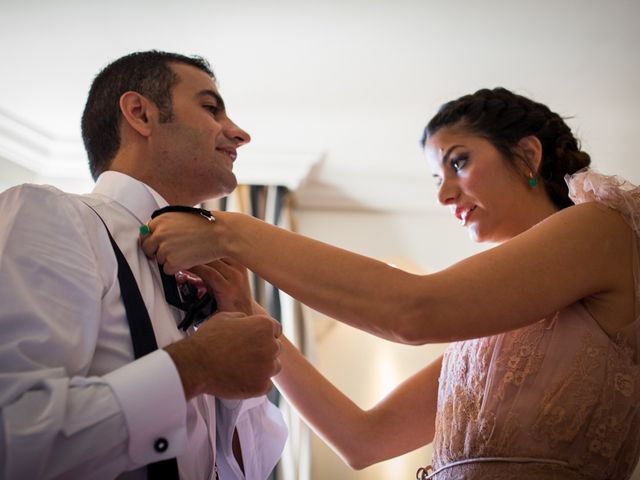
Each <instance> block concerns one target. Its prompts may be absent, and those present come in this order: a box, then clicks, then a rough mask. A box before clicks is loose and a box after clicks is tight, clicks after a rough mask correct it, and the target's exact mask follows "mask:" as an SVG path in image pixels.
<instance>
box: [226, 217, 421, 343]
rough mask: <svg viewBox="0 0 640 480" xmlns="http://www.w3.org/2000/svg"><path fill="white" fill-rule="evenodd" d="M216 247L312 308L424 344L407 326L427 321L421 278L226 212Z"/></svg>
mask: <svg viewBox="0 0 640 480" xmlns="http://www.w3.org/2000/svg"><path fill="white" fill-rule="evenodd" d="M214 231H215V232H216V233H215V235H216V238H215V240H214V241H215V243H216V245H218V246H221V247H222V248H223V250H224V251H223V252H221V255H228V256H231V257H233V258H235V259H236V260H238V261H239V262H241V263H242V264H244V265H246V266H247V267H248V268H249V269H250V270H253V271H254V272H256V273H257V274H258V275H260V276H261V277H262V278H264V279H266V280H267V281H269V282H270V283H272V284H274V285H276V286H277V287H278V288H280V289H282V290H284V291H285V292H287V293H289V294H290V295H291V296H293V297H295V298H297V299H298V300H300V301H301V302H303V303H305V304H306V305H309V306H310V307H312V308H314V309H316V310H318V311H321V312H323V313H325V314H326V315H329V316H331V317H333V318H336V319H339V320H341V321H343V322H345V323H348V324H351V325H353V326H355V327H357V328H360V329H363V330H366V331H368V332H370V333H373V334H375V335H378V336H381V337H383V338H387V339H390V340H394V341H400V342H405V343H420V342H416V341H415V339H412V338H408V337H407V336H406V335H405V329H406V325H409V326H410V327H411V328H413V327H414V323H415V322H417V321H423V320H424V312H425V311H428V310H425V308H426V307H425V303H426V301H427V300H428V295H427V294H426V293H427V292H425V291H424V290H422V289H421V288H420V281H419V279H420V277H419V276H416V275H413V274H410V273H407V272H404V271H402V270H399V269H397V268H393V267H391V266H389V265H387V264H385V263H383V262H379V261H377V260H374V259H371V258H367V257H364V256H362V255H358V254H355V253H352V252H348V251H345V250H342V249H340V248H336V247H333V246H330V245H327V244H325V243H322V242H319V241H316V240H313V239H310V238H307V237H304V236H302V235H297V234H295V233H291V232H289V231H286V230H284V229H281V228H277V227H274V226H272V225H268V224H266V223H264V222H261V221H259V220H256V219H254V218H252V217H247V216H245V215H240V214H224V215H222V216H221V217H220V218H219V221H218V222H217V225H216V226H215V229H214Z"/></svg>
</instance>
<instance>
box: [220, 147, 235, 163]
mask: <svg viewBox="0 0 640 480" xmlns="http://www.w3.org/2000/svg"><path fill="white" fill-rule="evenodd" d="M216 150H218V151H219V152H222V153H225V154H226V155H227V156H228V157H229V158H230V159H231V160H232V161H234V160H235V159H236V158H237V157H238V152H237V151H236V149H235V148H230V147H229V148H227V147H220V148H217V149H216Z"/></svg>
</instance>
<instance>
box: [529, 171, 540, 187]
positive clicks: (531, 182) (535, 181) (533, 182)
mask: <svg viewBox="0 0 640 480" xmlns="http://www.w3.org/2000/svg"><path fill="white" fill-rule="evenodd" d="M529 175H530V176H529V180H527V183H528V184H529V186H530V187H531V188H536V185H538V179H537V178H536V177H534V176H533V173H530V174H529Z"/></svg>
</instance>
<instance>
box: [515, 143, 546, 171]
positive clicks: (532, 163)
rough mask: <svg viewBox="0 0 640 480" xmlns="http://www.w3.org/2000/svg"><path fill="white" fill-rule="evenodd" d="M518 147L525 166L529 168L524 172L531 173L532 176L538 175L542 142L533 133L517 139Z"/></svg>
mask: <svg viewBox="0 0 640 480" xmlns="http://www.w3.org/2000/svg"><path fill="white" fill-rule="evenodd" d="M518 148H519V149H520V151H521V152H522V158H523V160H524V161H525V163H526V165H527V167H528V168H529V169H530V171H529V172H525V174H527V175H528V174H530V173H532V174H533V175H534V176H536V175H538V171H539V169H540V165H541V163H542V143H540V140H539V139H538V137H536V136H535V135H529V136H527V137H522V138H521V139H520V140H519V141H518Z"/></svg>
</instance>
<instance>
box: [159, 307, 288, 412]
mask: <svg viewBox="0 0 640 480" xmlns="http://www.w3.org/2000/svg"><path fill="white" fill-rule="evenodd" d="M281 334H282V327H281V326H280V324H279V323H278V322H276V321H275V320H273V319H272V318H270V317H268V316H266V315H250V316H246V315H244V314H242V313H224V312H223V313H217V314H216V315H213V316H212V317H211V318H209V319H208V320H207V321H206V322H204V323H203V324H201V325H200V327H199V328H198V330H197V332H196V333H195V334H194V335H192V336H190V337H187V338H185V339H183V340H180V341H179V342H176V343H173V344H171V345H168V346H167V347H165V350H166V351H167V352H168V353H169V355H170V356H171V358H172V359H173V361H174V362H175V364H176V367H177V369H178V372H179V373H180V377H181V379H182V385H183V387H184V391H185V396H186V398H187V400H189V399H191V398H192V397H194V396H196V395H199V394H201V393H208V394H210V395H215V396H217V397H221V398H250V397H257V396H259V395H264V394H266V393H267V392H269V390H270V389H271V377H272V376H274V375H276V374H277V373H278V372H279V371H280V368H281V367H280V361H279V359H278V356H279V354H280V341H279V340H278V338H279V337H280V335H281Z"/></svg>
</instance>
